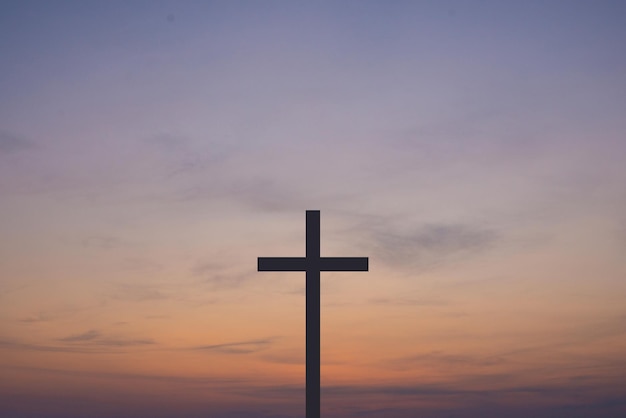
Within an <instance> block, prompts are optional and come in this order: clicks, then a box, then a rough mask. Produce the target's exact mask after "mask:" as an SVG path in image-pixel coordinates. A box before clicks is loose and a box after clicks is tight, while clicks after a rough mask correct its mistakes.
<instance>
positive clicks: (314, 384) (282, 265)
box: [258, 210, 368, 418]
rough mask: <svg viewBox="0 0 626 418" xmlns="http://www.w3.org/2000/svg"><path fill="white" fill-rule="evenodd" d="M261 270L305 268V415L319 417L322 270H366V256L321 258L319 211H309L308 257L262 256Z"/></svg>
mask: <svg viewBox="0 0 626 418" xmlns="http://www.w3.org/2000/svg"><path fill="white" fill-rule="evenodd" d="M258 263H259V264H258V271H306V418H320V271H367V267H368V258H367V257H320V211H319V210H307V211H306V257H259V258H258Z"/></svg>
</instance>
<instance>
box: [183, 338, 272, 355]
mask: <svg viewBox="0 0 626 418" xmlns="http://www.w3.org/2000/svg"><path fill="white" fill-rule="evenodd" d="M274 339H275V337H273V338H264V339H260V340H250V341H237V342H233V343H225V344H214V345H202V346H197V347H193V349H194V350H205V351H216V352H218V353H224V354H249V353H255V352H257V351H261V350H264V349H266V348H267V347H268V346H269V345H270V344H273V342H274V341H273V340H274Z"/></svg>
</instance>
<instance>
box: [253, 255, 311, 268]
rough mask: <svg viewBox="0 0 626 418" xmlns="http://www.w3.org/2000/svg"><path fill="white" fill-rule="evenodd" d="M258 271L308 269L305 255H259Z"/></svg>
mask: <svg viewBox="0 0 626 418" xmlns="http://www.w3.org/2000/svg"><path fill="white" fill-rule="evenodd" d="M258 271H306V259H304V258H303V257H259V258H258Z"/></svg>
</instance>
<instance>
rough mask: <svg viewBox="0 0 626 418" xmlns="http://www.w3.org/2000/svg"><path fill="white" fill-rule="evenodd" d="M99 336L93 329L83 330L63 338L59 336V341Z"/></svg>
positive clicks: (77, 340)
mask: <svg viewBox="0 0 626 418" xmlns="http://www.w3.org/2000/svg"><path fill="white" fill-rule="evenodd" d="M99 336H100V333H99V332H98V331H96V330H95V329H92V330H89V331H86V332H83V333H82V334H74V335H69V336H67V337H64V338H60V339H59V341H64V342H81V341H91V340H93V339H95V338H97V337H99Z"/></svg>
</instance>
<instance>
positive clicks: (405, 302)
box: [368, 298, 446, 306]
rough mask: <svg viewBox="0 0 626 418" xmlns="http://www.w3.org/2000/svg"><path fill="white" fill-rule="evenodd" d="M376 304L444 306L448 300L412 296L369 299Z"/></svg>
mask: <svg viewBox="0 0 626 418" xmlns="http://www.w3.org/2000/svg"><path fill="white" fill-rule="evenodd" d="M368 302H369V303H371V304H374V305H389V306H443V305H446V302H444V301H442V300H436V299H430V300H429V299H411V298H374V299H370V300H369V301H368Z"/></svg>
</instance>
